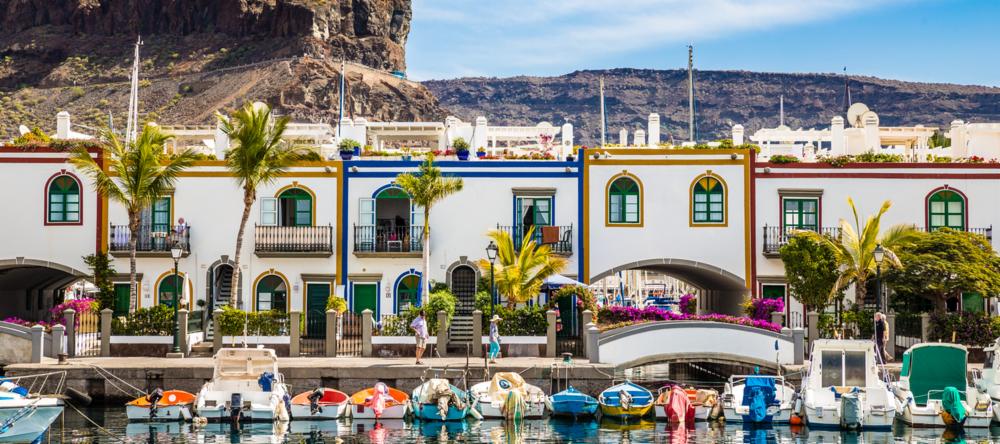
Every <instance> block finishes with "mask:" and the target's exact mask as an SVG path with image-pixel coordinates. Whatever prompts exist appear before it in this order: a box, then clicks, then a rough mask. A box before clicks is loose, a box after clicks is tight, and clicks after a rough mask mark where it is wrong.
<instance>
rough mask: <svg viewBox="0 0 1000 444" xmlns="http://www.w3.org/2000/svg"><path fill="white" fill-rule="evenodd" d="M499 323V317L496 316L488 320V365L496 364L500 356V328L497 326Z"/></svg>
mask: <svg viewBox="0 0 1000 444" xmlns="http://www.w3.org/2000/svg"><path fill="white" fill-rule="evenodd" d="M500 321H501V319H500V316H497V315H493V318H492V319H490V353H489V358H490V364H496V363H497V357H498V356H500V326H499V325H497V324H499V323H500Z"/></svg>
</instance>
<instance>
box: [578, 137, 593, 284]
mask: <svg viewBox="0 0 1000 444" xmlns="http://www.w3.org/2000/svg"><path fill="white" fill-rule="evenodd" d="M582 201H583V220H582V221H580V223H582V224H583V254H581V255H580V260H582V261H583V276H577V279H579V280H580V281H581V282H583V283H584V284H588V285H589V284H590V157H589V156H584V158H583V199H582Z"/></svg>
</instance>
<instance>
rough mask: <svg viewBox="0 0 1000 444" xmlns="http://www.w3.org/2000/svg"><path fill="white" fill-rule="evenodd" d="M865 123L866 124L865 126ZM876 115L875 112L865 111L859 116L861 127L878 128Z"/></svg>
mask: <svg viewBox="0 0 1000 444" xmlns="http://www.w3.org/2000/svg"><path fill="white" fill-rule="evenodd" d="M865 122H868V123H867V124H866V123H865ZM878 122H879V120H878V114H875V111H865V112H864V113H862V114H861V126H866V125H868V124H871V125H874V126H878Z"/></svg>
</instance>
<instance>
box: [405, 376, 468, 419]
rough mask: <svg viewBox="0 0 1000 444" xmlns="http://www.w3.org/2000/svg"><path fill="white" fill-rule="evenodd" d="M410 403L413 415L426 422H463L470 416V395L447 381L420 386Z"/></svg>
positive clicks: (439, 380) (414, 390) (430, 382)
mask: <svg viewBox="0 0 1000 444" xmlns="http://www.w3.org/2000/svg"><path fill="white" fill-rule="evenodd" d="M410 402H412V405H413V414H414V415H416V417H417V419H420V420H424V421H461V420H463V419H465V417H466V416H467V415H468V414H469V396H468V394H466V393H465V392H464V391H462V390H461V389H459V388H458V387H455V386H454V385H451V383H449V382H448V380H447V379H440V378H435V379H430V380H428V381H427V382H424V383H423V384H420V385H418V386H417V388H415V389H413V395H412V396H410ZM445 406H447V407H445ZM445 408H446V409H447V410H445ZM442 413H443V414H442Z"/></svg>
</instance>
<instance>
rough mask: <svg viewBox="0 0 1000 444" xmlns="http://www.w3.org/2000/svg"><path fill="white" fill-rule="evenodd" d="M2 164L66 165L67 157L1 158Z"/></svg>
mask: <svg viewBox="0 0 1000 444" xmlns="http://www.w3.org/2000/svg"><path fill="white" fill-rule="evenodd" d="M0 163H66V158H65V157H0Z"/></svg>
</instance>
